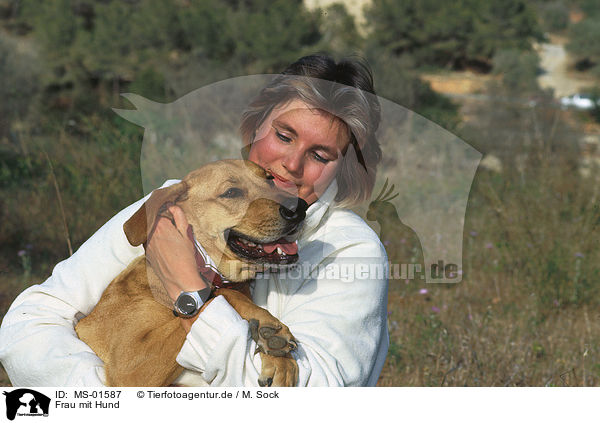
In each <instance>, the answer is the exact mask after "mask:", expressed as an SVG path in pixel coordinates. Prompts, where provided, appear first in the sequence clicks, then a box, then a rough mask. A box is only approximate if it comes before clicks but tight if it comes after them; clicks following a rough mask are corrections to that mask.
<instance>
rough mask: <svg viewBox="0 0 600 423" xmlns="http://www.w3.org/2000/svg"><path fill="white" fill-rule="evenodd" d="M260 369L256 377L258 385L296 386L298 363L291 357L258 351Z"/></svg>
mask: <svg viewBox="0 0 600 423" xmlns="http://www.w3.org/2000/svg"><path fill="white" fill-rule="evenodd" d="M260 358H261V359H262V369H261V372H260V375H259V377H258V384H259V385H260V386H279V387H286V386H296V384H297V383H298V364H297V363H296V360H294V359H293V358H292V357H290V356H288V357H277V356H273V355H269V354H265V353H260Z"/></svg>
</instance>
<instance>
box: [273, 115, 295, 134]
mask: <svg viewBox="0 0 600 423" xmlns="http://www.w3.org/2000/svg"><path fill="white" fill-rule="evenodd" d="M273 124H274V125H277V126H279V127H280V128H281V129H283V130H285V131H288V132H291V133H292V135H295V136H298V133H297V132H296V130H295V129H294V128H293V127H291V126H290V125H288V124H287V123H285V122H282V121H280V120H278V119H275V120H274V121H273Z"/></svg>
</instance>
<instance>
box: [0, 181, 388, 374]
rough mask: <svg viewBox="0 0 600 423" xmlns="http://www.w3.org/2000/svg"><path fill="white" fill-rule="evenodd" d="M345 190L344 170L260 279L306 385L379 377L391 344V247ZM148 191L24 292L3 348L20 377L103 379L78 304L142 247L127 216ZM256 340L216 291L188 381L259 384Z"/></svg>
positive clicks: (191, 343)
mask: <svg viewBox="0 0 600 423" xmlns="http://www.w3.org/2000/svg"><path fill="white" fill-rule="evenodd" d="M175 182H177V181H168V182H167V184H172V183H175ZM336 192H337V185H336V183H335V181H334V182H333V183H332V184H331V185H330V187H329V188H328V189H327V191H326V192H325V193H324V194H323V195H322V197H321V198H320V199H319V200H318V201H317V202H316V203H314V204H312V205H311V206H310V207H309V209H308V211H307V216H306V220H305V225H304V229H303V231H302V233H301V236H300V238H299V241H298V247H299V255H300V263H299V264H298V266H297V267H295V268H294V269H292V270H290V271H288V272H285V273H281V272H280V273H271V274H268V273H265V274H264V277H262V278H259V279H257V280H256V282H255V283H254V287H253V290H252V297H253V300H254V302H255V303H256V304H257V305H259V306H261V307H263V308H265V309H267V310H269V312H271V314H273V315H274V316H275V317H277V318H278V319H279V320H281V321H282V322H283V323H285V324H286V325H287V326H288V327H289V328H290V330H291V332H292V334H293V335H294V336H295V337H296V339H297V340H298V350H297V351H295V352H294V356H295V358H296V359H297V361H298V366H299V382H298V385H299V386H372V385H375V384H376V382H377V379H378V377H379V374H380V372H381V369H382V367H383V364H384V361H385V356H386V354H387V349H388V333H387V324H386V311H387V257H386V254H385V250H384V248H383V246H382V245H381V243H380V242H379V239H378V237H377V235H376V234H375V233H374V232H373V231H372V230H371V229H370V228H369V227H368V225H367V224H366V223H365V222H364V221H363V220H362V219H361V218H360V217H358V216H357V215H355V214H354V213H352V212H350V211H348V210H344V209H340V208H335V207H330V206H329V204H332V203H333V198H334V197H335V194H336ZM144 200H145V199H142V200H140V201H138V202H136V203H134V204H132V205H131V206H129V207H127V208H126V209H124V210H123V211H121V212H120V213H118V214H117V215H116V216H115V217H113V218H112V219H111V220H110V221H109V222H108V223H106V224H105V225H104V226H102V227H101V228H100V229H99V230H98V231H97V232H96V233H95V234H94V235H92V237H90V239H88V240H87V241H86V242H85V243H84V244H83V245H82V246H81V247H80V248H79V250H77V252H75V254H73V255H72V256H71V257H69V258H68V259H66V260H64V261H62V262H60V263H59V264H58V265H57V266H56V267H55V268H54V270H53V272H52V275H51V276H50V277H49V278H48V279H47V280H46V281H45V282H44V283H43V284H41V285H34V286H32V287H30V288H28V289H27V290H25V291H24V292H23V293H21V294H20V295H19V296H18V297H17V298H16V299H15V301H14V303H13V304H12V306H11V308H10V310H9V311H8V312H7V314H6V316H5V317H4V320H3V321H2V326H1V328H0V360H1V361H2V364H3V365H4V368H5V369H6V371H7V373H8V375H9V377H10V380H11V382H12V383H13V385H15V386H84V385H87V386H99V385H103V384H104V369H103V363H102V361H101V360H100V359H99V358H98V357H97V356H96V355H95V354H94V352H93V351H92V350H91V349H90V348H89V347H88V346H87V345H86V344H85V343H83V342H82V341H80V340H79V339H78V338H77V335H76V334H75V330H74V325H75V323H76V321H77V318H76V315H77V314H78V313H83V314H84V315H87V314H89V313H90V312H91V310H92V309H93V308H94V306H95V305H96V303H97V302H98V301H99V299H100V296H101V295H102V292H103V291H104V289H105V288H106V287H107V286H108V284H109V283H110V282H111V281H112V280H113V279H114V278H115V277H116V276H117V275H118V274H119V273H120V272H121V271H122V270H123V269H125V267H127V265H128V264H129V263H130V262H131V261H132V260H133V259H134V258H136V257H138V256H140V255H141V254H143V252H144V251H143V248H142V247H132V246H131V245H130V244H129V243H128V242H127V239H126V238H125V234H124V233H123V223H124V222H125V221H126V220H127V219H128V218H129V217H130V216H131V215H132V214H133V213H134V212H135V211H136V210H137V209H138V208H139V207H140V206H141V204H142V203H143V201H144ZM259 276H260V275H259ZM255 348H256V344H255V343H254V341H253V340H252V339H251V337H250V334H249V328H248V322H247V321H245V320H243V319H242V318H241V317H240V316H239V315H238V314H237V312H236V311H235V310H234V309H233V308H232V307H231V306H230V305H229V303H227V301H226V300H225V299H224V298H223V297H217V298H216V299H215V300H213V301H212V302H211V303H210V304H209V305H208V306H207V307H206V309H205V310H204V311H203V312H202V313H201V314H200V316H199V317H198V319H197V320H196V322H195V323H194V324H193V326H192V330H191V331H190V333H189V334H188V336H187V338H186V341H185V343H184V345H183V348H182V349H181V352H180V354H179V356H178V357H177V361H178V363H179V364H181V365H182V366H183V367H184V368H185V369H186V370H185V371H184V372H183V374H182V376H181V377H180V379H179V382H180V383H183V384H190V385H211V386H258V382H257V380H258V375H259V373H260V367H261V363H260V355H259V354H256V355H254V350H255Z"/></svg>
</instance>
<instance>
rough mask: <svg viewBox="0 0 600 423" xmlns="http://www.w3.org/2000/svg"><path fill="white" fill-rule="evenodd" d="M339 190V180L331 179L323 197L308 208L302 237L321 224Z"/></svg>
mask: <svg viewBox="0 0 600 423" xmlns="http://www.w3.org/2000/svg"><path fill="white" fill-rule="evenodd" d="M337 192H338V185H337V181H336V180H335V179H334V180H333V181H331V183H330V184H329V186H328V187H327V189H326V190H325V192H324V193H323V194H322V195H321V197H319V199H318V200H317V201H315V202H314V203H312V204H311V205H310V206H309V207H308V210H306V217H305V218H304V225H303V229H302V234H301V237H302V238H303V237H304V235H306V234H309V233H310V232H312V231H314V230H315V229H316V228H317V227H318V226H319V224H320V223H321V220H322V219H323V216H324V215H325V213H326V212H327V210H328V209H329V207H331V206H332V205H333V203H334V202H335V196H336V195H337Z"/></svg>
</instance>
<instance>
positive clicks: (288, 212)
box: [279, 198, 308, 223]
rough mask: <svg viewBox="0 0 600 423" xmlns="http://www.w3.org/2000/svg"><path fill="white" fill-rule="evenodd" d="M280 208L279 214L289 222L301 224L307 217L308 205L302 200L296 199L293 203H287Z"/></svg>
mask: <svg viewBox="0 0 600 423" xmlns="http://www.w3.org/2000/svg"><path fill="white" fill-rule="evenodd" d="M286 203H287V204H282V205H280V206H279V214H281V217H283V218H284V219H285V220H287V221H289V222H294V223H297V222H301V221H302V220H304V218H305V217H306V209H308V203H307V202H306V201H304V200H303V199H302V198H296V199H294V200H293V201H288V202H286Z"/></svg>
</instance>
